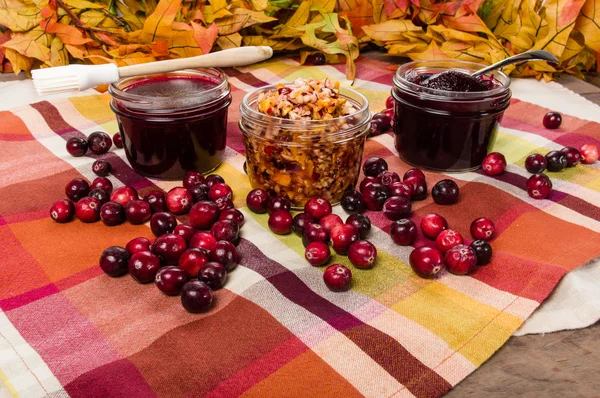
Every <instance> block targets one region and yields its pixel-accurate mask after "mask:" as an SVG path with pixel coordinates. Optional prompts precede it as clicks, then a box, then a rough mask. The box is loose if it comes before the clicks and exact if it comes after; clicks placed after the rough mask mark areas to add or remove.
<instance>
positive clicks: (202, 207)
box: [189, 201, 219, 229]
mask: <svg viewBox="0 0 600 398" xmlns="http://www.w3.org/2000/svg"><path fill="white" fill-rule="evenodd" d="M218 219H219V208H218V207H217V205H216V204H214V203H213V202H209V201H201V202H198V203H196V204H195V205H194V206H192V209H191V210H190V215H189V222H190V224H191V225H192V227H194V228H196V229H209V228H210V227H212V225H213V224H214V223H215V222H216V221H217V220H218Z"/></svg>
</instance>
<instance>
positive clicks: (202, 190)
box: [186, 183, 208, 203]
mask: <svg viewBox="0 0 600 398" xmlns="http://www.w3.org/2000/svg"><path fill="white" fill-rule="evenodd" d="M186 189H187V190H188V191H190V194H191V195H192V201H193V202H194V203H198V202H200V201H202V200H208V185H206V184H204V183H202V184H196V185H193V186H191V187H189V188H186Z"/></svg>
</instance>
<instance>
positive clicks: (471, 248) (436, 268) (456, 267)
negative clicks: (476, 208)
mask: <svg viewBox="0 0 600 398" xmlns="http://www.w3.org/2000/svg"><path fill="white" fill-rule="evenodd" d="M396 229H397V233H398V231H399V232H400V233H399V234H398V237H397V238H395V239H394V241H396V242H397V243H398V241H397V239H400V238H401V239H403V240H402V243H400V244H404V245H406V244H410V243H412V241H414V237H415V235H416V232H417V227H416V225H415V224H414V223H413V222H412V221H410V220H404V222H403V224H402V225H401V227H400V228H399V229H398V227H396ZM495 230H496V228H495V226H494V223H493V222H492V220H490V219H489V218H485V217H481V218H478V219H476V220H474V221H473V222H472V223H471V235H472V236H473V239H475V240H474V241H473V242H472V243H471V244H470V245H466V244H465V242H464V239H463V237H462V236H461V234H460V233H459V232H458V231H455V230H453V229H449V228H448V223H447V222H446V219H445V218H444V217H442V216H440V215H439V214H435V213H431V214H427V215H426V216H425V217H423V218H422V219H421V231H422V232H423V235H425V236H426V237H427V238H429V239H431V240H433V241H435V245H434V246H435V247H432V246H433V245H424V246H421V247H417V248H415V249H414V250H413V251H412V252H411V253H410V256H409V263H410V266H411V267H412V269H413V270H414V271H415V273H416V274H417V275H419V276H421V277H424V278H428V277H433V276H435V275H436V274H438V273H439V272H440V271H441V270H443V269H444V268H446V269H448V271H450V272H451V273H453V274H456V275H466V274H468V273H471V272H472V271H474V270H475V268H476V267H477V266H478V265H479V266H483V265H487V264H489V262H490V260H491V258H492V247H491V246H490V244H489V243H488V241H489V240H491V239H492V238H493V237H494V233H495ZM406 242H410V243H406Z"/></svg>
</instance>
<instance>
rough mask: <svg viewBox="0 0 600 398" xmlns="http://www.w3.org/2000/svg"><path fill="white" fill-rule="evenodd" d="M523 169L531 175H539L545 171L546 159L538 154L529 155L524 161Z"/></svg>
mask: <svg viewBox="0 0 600 398" xmlns="http://www.w3.org/2000/svg"><path fill="white" fill-rule="evenodd" d="M525 168H526V169H527V171H528V172H530V173H533V174H537V173H541V172H542V171H544V170H546V158H545V157H544V156H542V155H540V154H539V153H534V154H531V155H529V156H527V159H525Z"/></svg>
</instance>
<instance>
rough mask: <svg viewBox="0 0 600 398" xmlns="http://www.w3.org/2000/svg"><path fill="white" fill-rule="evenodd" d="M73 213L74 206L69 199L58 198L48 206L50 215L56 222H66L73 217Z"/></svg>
mask: <svg viewBox="0 0 600 398" xmlns="http://www.w3.org/2000/svg"><path fill="white" fill-rule="evenodd" d="M74 215H75V206H74V205H73V202H71V201H70V200H66V199H63V200H59V201H58V202H54V204H53V205H52V207H51V208H50V217H51V218H52V219H53V220H54V221H56V222H58V223H61V224H62V223H66V222H69V221H71V220H72V219H73V216H74Z"/></svg>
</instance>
